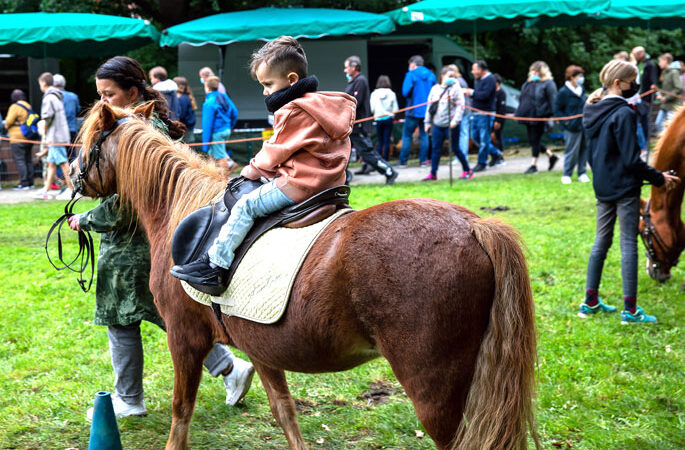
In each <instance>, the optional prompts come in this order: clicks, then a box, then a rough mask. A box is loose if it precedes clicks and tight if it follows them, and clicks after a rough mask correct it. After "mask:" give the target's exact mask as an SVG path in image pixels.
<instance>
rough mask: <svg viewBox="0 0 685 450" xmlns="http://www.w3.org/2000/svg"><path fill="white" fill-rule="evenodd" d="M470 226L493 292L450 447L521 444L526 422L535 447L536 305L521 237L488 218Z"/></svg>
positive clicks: (523, 444) (511, 446)
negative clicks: (491, 279)
mask: <svg viewBox="0 0 685 450" xmlns="http://www.w3.org/2000/svg"><path fill="white" fill-rule="evenodd" d="M471 231H472V233H473V235H474V237H475V238H476V239H477V240H478V242H479V243H480V245H481V246H482V247H483V249H484V250H485V251H486V253H487V254H488V256H489V257H490V260H491V261H492V266H493V270H494V274H495V297H494V300H493V303H492V308H491V310H490V323H489V325H488V329H487V331H486V333H485V336H484V339H483V342H482V344H481V347H480V351H479V353H478V359H477V361H476V368H475V372H474V375H473V381H472V382H471V388H470V389H469V393H468V396H467V398H466V405H465V407H464V414H463V417H462V421H461V423H460V425H459V428H458V430H457V433H456V435H455V438H454V443H453V448H455V449H459V450H465V449H471V448H473V446H474V443H478V448H487V449H525V448H526V447H527V435H528V434H527V428H530V432H531V437H532V438H533V441H534V442H535V446H536V448H540V443H539V440H538V437H537V434H536V431H535V415H534V411H533V397H534V396H535V365H536V361H537V355H536V343H535V311H534V305H533V293H532V291H531V288H530V281H529V279H528V268H527V266H526V259H525V257H524V255H523V251H522V248H521V247H522V243H521V238H520V237H519V235H518V233H517V232H516V231H515V230H514V229H513V228H512V227H510V226H509V225H506V224H504V223H502V222H500V221H498V220H497V219H493V218H478V219H476V220H474V221H473V222H472V224H471Z"/></svg>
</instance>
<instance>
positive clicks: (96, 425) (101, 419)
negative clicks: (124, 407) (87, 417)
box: [88, 391, 121, 450]
mask: <svg viewBox="0 0 685 450" xmlns="http://www.w3.org/2000/svg"><path fill="white" fill-rule="evenodd" d="M93 406H94V408H93V423H92V425H91V426H90V442H89V444H88V448H89V449H90V450H121V438H120V437H119V428H117V419H116V417H115V416H114V408H113V407H112V397H111V396H110V395H109V392H104V391H103V392H98V393H97V394H95V400H94V401H93Z"/></svg>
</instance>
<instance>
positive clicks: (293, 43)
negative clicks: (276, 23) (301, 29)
mask: <svg viewBox="0 0 685 450" xmlns="http://www.w3.org/2000/svg"><path fill="white" fill-rule="evenodd" d="M262 63H264V64H266V65H267V66H269V67H271V68H272V70H276V71H278V72H280V74H281V75H287V74H288V73H290V72H295V73H296V74H297V76H299V77H300V79H302V78H305V77H306V76H307V56H306V55H305V54H304V50H303V49H302V46H301V45H300V43H299V42H297V40H296V39H295V38H293V37H290V36H281V37H279V38H278V39H275V40H273V41H270V42H267V43H266V44H264V45H263V46H262V48H260V49H259V50H257V51H256V52H254V53H253V54H252V59H251V61H250V74H251V75H252V78H255V79H256V78H257V69H258V68H259V66H260V65H261V64H262Z"/></svg>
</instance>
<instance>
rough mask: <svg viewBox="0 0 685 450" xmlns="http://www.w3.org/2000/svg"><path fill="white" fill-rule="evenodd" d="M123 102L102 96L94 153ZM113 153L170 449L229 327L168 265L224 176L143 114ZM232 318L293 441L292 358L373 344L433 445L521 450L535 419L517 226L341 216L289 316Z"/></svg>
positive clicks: (334, 365) (342, 356)
mask: <svg viewBox="0 0 685 450" xmlns="http://www.w3.org/2000/svg"><path fill="white" fill-rule="evenodd" d="M125 114H130V112H127V111H122V110H116V109H112V108H110V107H108V106H106V105H104V104H98V105H96V106H95V107H94V109H93V111H92V112H91V114H90V116H89V118H88V119H87V120H86V124H85V126H84V132H83V142H84V149H85V150H84V155H83V157H84V158H86V159H87V158H88V150H87V149H88V148H89V145H90V144H91V143H92V142H93V141H94V139H96V138H97V136H98V135H99V134H100V133H101V132H102V130H103V129H106V128H107V127H108V126H109V125H111V124H112V123H113V121H115V120H116V119H117V118H118V117H121V116H123V115H125ZM115 135H116V136H115ZM113 144H116V145H117V146H118V149H117V148H116V147H115V146H114V145H113ZM103 151H104V153H106V154H107V156H106V158H105V159H104V160H103V161H107V163H108V164H107V168H106V169H107V171H108V173H110V174H111V175H110V176H108V177H107V181H105V182H104V183H103V186H102V187H103V193H105V194H109V193H112V192H115V191H116V192H118V193H119V195H120V197H121V200H122V201H123V202H127V203H129V204H130V205H131V206H132V207H133V208H134V209H135V210H136V211H137V213H138V216H139V220H140V222H141V223H142V225H143V226H144V228H145V230H146V231H147V234H148V239H149V241H150V249H151V255H152V272H151V274H150V289H151V291H152V293H153V294H154V297H155V303H156V304H157V307H158V308H159V311H160V313H161V315H162V317H163V318H164V320H165V322H166V325H167V330H168V333H167V336H168V344H169V350H170V351H171V355H172V359H173V362H174V396H173V405H172V413H173V418H172V426H171V432H170V435H169V440H168V442H167V448H174V449H176V448H186V446H187V439H188V431H189V425H190V419H191V416H192V413H193V408H194V405H195V398H196V394H197V389H198V384H199V382H200V377H201V373H202V361H203V359H204V358H205V356H206V355H207V353H208V352H209V350H210V348H211V346H212V344H213V343H214V342H215V341H222V342H227V341H228V339H229V338H228V337H227V336H226V335H224V334H223V332H222V330H221V328H220V326H219V324H218V323H217V321H216V320H215V319H214V317H213V314H212V311H211V309H210V308H208V307H205V306H203V305H200V304H199V303H196V302H194V301H192V300H191V299H190V298H189V297H187V295H186V294H185V292H184V291H183V289H182V287H181V285H180V283H179V282H178V280H176V279H174V278H173V277H171V276H170V275H169V273H168V271H169V267H170V266H171V260H170V252H169V241H170V235H171V233H172V232H173V230H174V228H175V225H176V224H177V223H178V221H179V220H180V219H181V218H182V217H183V216H184V215H185V214H187V213H188V212H190V211H192V210H193V209H195V208H197V207H199V206H201V205H202V204H204V203H207V202H208V201H209V200H210V199H211V198H212V197H214V196H215V195H216V194H217V193H218V192H220V191H221V190H222V189H223V181H222V180H221V178H220V176H219V175H218V172H217V170H216V169H215V168H213V167H210V166H208V165H206V164H205V163H204V162H202V161H201V160H200V159H199V158H198V157H197V156H195V155H193V154H192V152H190V151H189V150H188V149H187V147H183V146H181V145H179V144H173V143H171V142H170V141H169V140H168V139H167V138H165V137H164V136H162V135H160V134H159V133H157V132H155V131H154V130H153V129H152V128H151V127H150V126H148V125H147V124H146V123H145V122H143V121H142V120H132V121H129V122H127V123H125V124H123V125H120V127H119V129H117V130H116V131H115V132H114V134H113V137H112V139H111V140H108V141H106V142H105V144H104V147H103ZM93 179H94V175H93V174H89V180H93ZM490 258H492V261H491V259H490ZM224 322H225V324H226V327H227V329H228V331H229V333H230V340H231V341H230V343H231V344H233V345H235V346H236V347H238V348H240V349H241V350H243V351H244V352H245V353H247V354H248V355H249V357H250V359H251V360H252V362H253V363H254V365H255V368H256V369H257V372H258V373H259V375H260V378H261V379H262V382H263V385H264V388H265V390H266V392H267V395H268V397H269V403H270V406H271V409H272V412H273V414H274V416H275V417H276V420H277V421H278V423H279V424H280V425H281V427H282V428H283V430H284V432H285V435H286V438H287V440H288V443H289V445H290V446H291V447H292V448H306V444H305V442H304V439H303V437H302V435H301V433H300V430H299V426H298V425H297V420H296V417H295V404H294V402H293V399H292V397H291V396H290V393H289V391H288V387H287V383H286V381H285V375H284V370H291V371H299V372H324V371H337V370H346V369H349V368H352V367H354V366H356V365H359V364H361V363H364V362H366V361H368V360H370V359H372V358H375V357H377V356H383V357H385V358H386V359H387V360H388V361H389V363H390V365H391V367H392V369H393V371H394V373H395V375H396V376H397V379H398V381H399V382H400V383H401V384H402V385H403V386H404V389H405V391H406V393H407V396H408V397H409V398H410V399H411V400H412V402H413V404H414V407H415V410H416V413H417V416H418V417H419V419H420V420H421V423H422V424H423V425H424V427H425V428H426V431H427V432H428V434H429V435H430V436H431V437H432V438H433V439H434V441H435V443H436V445H437V446H438V447H439V448H448V447H454V448H459V449H466V448H496V449H512V448H525V447H526V436H527V433H526V427H527V424H530V426H531V429H533V422H534V421H533V414H532V404H531V403H532V397H533V395H534V361H535V323H534V312H533V299H532V293H531V290H530V284H529V280H528V275H527V268H526V263H525V259H524V257H523V254H522V251H521V248H520V244H519V241H518V236H517V235H516V233H515V232H514V230H513V229H511V228H510V227H508V226H506V225H503V224H501V223H499V222H497V221H493V220H484V219H480V218H479V217H478V216H476V215H475V214H474V213H472V212H470V211H468V210H466V209H464V208H461V207H458V206H455V205H451V204H449V203H445V202H440V201H436V200H430V199H416V200H398V201H394V202H388V203H383V204H380V205H377V206H374V207H371V208H368V209H366V210H363V211H358V212H355V213H351V214H348V215H345V216H343V217H342V218H340V219H339V220H337V221H336V222H334V223H333V225H332V226H330V227H329V228H328V229H327V230H325V231H324V232H323V233H322V235H321V236H320V237H319V239H318V240H317V242H316V243H315V245H314V246H313V248H312V250H311V252H310V254H309V256H308V257H307V259H306V260H305V262H304V265H303V267H302V269H301V271H300V273H299V275H298V277H297V280H296V282H295V286H294V288H293V292H292V295H291V298H290V304H289V306H288V308H287V310H286V312H285V314H284V317H283V318H282V319H281V320H280V321H279V322H277V323H276V324H274V325H261V324H257V323H253V322H249V321H246V320H243V319H238V318H233V317H231V318H224ZM462 417H466V419H467V421H468V426H467V425H466V424H465V423H464V421H463V420H462ZM533 437H534V438H535V434H534V433H533ZM535 442H536V444H537V439H536V440H535Z"/></svg>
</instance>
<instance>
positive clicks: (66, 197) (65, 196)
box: [55, 188, 72, 200]
mask: <svg viewBox="0 0 685 450" xmlns="http://www.w3.org/2000/svg"><path fill="white" fill-rule="evenodd" d="M71 193H72V190H71V189H69V188H67V189H65V190H64V191H62V192H60V193H59V194H58V195H57V196H55V200H71Z"/></svg>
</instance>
